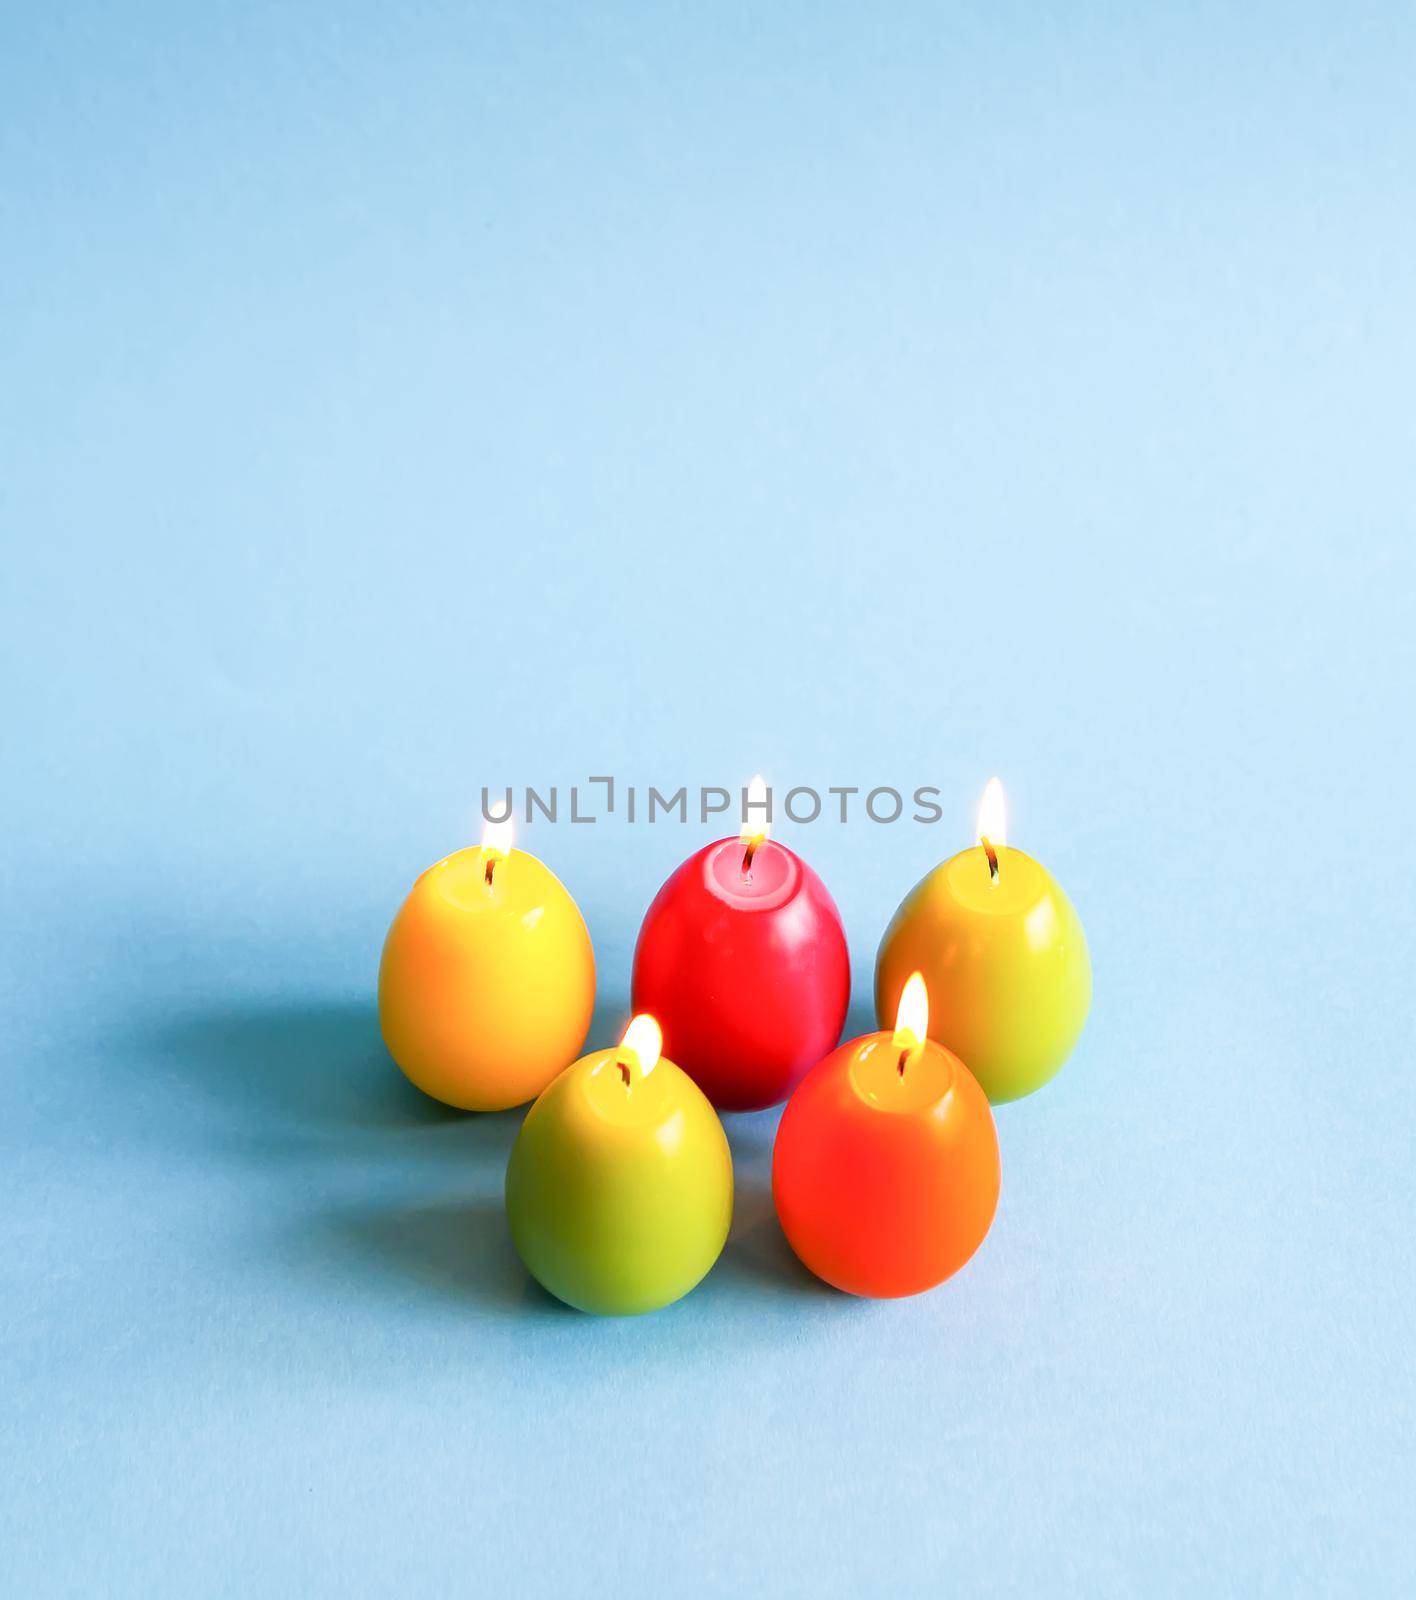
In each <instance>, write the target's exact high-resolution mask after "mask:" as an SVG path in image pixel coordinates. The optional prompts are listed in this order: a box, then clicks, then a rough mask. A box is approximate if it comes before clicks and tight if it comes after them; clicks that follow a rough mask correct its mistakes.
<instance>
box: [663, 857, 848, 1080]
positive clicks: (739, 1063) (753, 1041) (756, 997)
mask: <svg viewBox="0 0 1416 1600" xmlns="http://www.w3.org/2000/svg"><path fill="white" fill-rule="evenodd" d="M742 860H743V845H742V841H741V840H740V839H737V838H732V839H720V840H718V841H717V842H716V843H714V844H710V845H706V846H705V847H704V848H703V849H702V850H699V851H697V852H696V853H695V854H694V855H692V856H690V857H689V858H688V860H687V861H685V862H684V863H683V865H682V866H680V867H679V868H678V869H677V871H675V872H674V873H673V875H672V876H671V877H670V878H669V879H668V881H667V882H666V883H665V884H664V886H663V888H661V889H660V890H659V893H658V894H657V895H656V896H655V899H654V902H653V904H652V905H651V906H650V907H649V910H648V912H647V914H646V915H645V918H644V922H643V925H642V927H641V928H640V931H639V942H638V945H637V947H636V950H635V955H634V977H633V1006H634V1009H635V1010H636V1011H649V1012H652V1013H653V1015H654V1016H655V1017H657V1018H658V1020H659V1023H660V1026H661V1027H662V1028H663V1030H664V1042H665V1048H667V1049H670V1050H672V1052H673V1054H674V1058H675V1060H677V1061H678V1062H679V1063H680V1064H681V1065H682V1067H683V1069H684V1071H685V1072H687V1073H689V1074H690V1076H691V1077H693V1078H694V1080H695V1081H696V1082H697V1083H698V1084H699V1085H700V1086H701V1087H702V1089H703V1091H704V1093H705V1094H706V1095H707V1096H708V1098H709V1099H710V1100H711V1101H712V1102H713V1104H714V1105H716V1106H719V1107H721V1108H723V1109H725V1110H731V1111H752V1110H760V1109H762V1108H763V1107H766V1106H771V1105H776V1104H778V1103H779V1102H780V1101H782V1100H784V1099H785V1098H786V1097H787V1095H788V1094H790V1093H791V1091H792V1088H793V1087H794V1086H795V1084H796V1083H797V1082H799V1081H800V1079H801V1076H802V1074H803V1073H805V1072H806V1071H807V1069H808V1068H809V1067H810V1066H811V1065H812V1063H813V1062H815V1061H818V1060H820V1058H821V1057H822V1055H824V1054H825V1052H826V1051H827V1050H829V1049H830V1048H831V1047H832V1046H833V1045H834V1044H835V1043H836V1041H837V1040H838V1039H839V1038H840V1036H841V1027H842V1024H843V1023H844V1022H845V1017H846V1007H847V1005H848V1004H849V1001H850V981H851V980H850V957H849V955H848V953H847V950H846V936H845V932H844V930H843V929H842V927H841V917H840V913H839V912H838V911H837V910H836V905H835V902H834V901H833V900H832V898H831V896H830V894H829V893H828V891H827V889H826V886H825V884H823V883H822V881H821V879H820V878H818V877H817V875H816V874H815V873H814V872H813V871H812V870H811V868H810V867H809V866H807V864H806V863H805V862H804V861H803V860H802V859H801V858H800V857H799V856H797V855H796V854H795V853H794V852H793V851H791V850H789V849H788V848H787V847H786V846H785V845H782V844H778V843H777V842H776V841H775V840H772V839H767V840H765V841H764V842H763V844H762V845H761V846H760V847H759V848H758V850H757V851H756V853H755V854H754V856H753V859H752V866H751V870H750V871H749V872H748V873H747V874H744V873H743V871H742Z"/></svg>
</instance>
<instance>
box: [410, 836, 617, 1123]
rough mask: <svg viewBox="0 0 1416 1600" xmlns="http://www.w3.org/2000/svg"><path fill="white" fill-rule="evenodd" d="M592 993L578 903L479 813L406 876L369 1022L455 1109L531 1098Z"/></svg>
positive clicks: (586, 1017) (558, 1060)
mask: <svg viewBox="0 0 1416 1600" xmlns="http://www.w3.org/2000/svg"><path fill="white" fill-rule="evenodd" d="M594 1004H595V955H594V951H593V950H592V948H591V945H590V933H589V930H588V929H587V928H586V926H585V919H584V917H582V916H581V914H580V907H579V906H577V905H576V903H575V901H574V900H572V899H571V897H570V895H569V894H568V893H567V892H566V890H565V888H564V886H563V885H562V884H561V882H560V880H559V879H558V878H557V877H556V876H555V874H554V873H552V872H551V871H550V869H549V868H548V867H546V866H545V865H544V864H543V863H542V862H540V861H538V860H537V859H536V857H535V856H533V855H528V854H527V853H526V852H525V851H524V850H513V849H512V847H511V824H510V823H509V822H507V823H489V824H488V825H487V829H486V832H485V833H484V834H483V836H482V845H481V848H480V849H477V850H470V849H469V850H458V851H456V852H455V853H454V854H452V855H450V856H447V857H445V858H444V859H443V860H442V861H439V862H438V863H437V864H436V865H434V866H431V867H429V868H428V870H427V871H426V872H425V873H423V875H422V876H421V877H420V878H419V879H418V881H417V882H416V883H415V884H414V885H413V888H412V890H411V892H410V893H409V896H408V898H407V899H406V900H405V901H404V902H403V905H402V906H401V907H400V909H399V912H398V915H397V916H396V917H395V918H394V919H393V926H392V927H391V928H390V929H389V930H388V938H387V939H386V940H385V941H384V949H383V960H382V962H381V963H380V965H379V1025H380V1027H381V1028H382V1029H383V1037H384V1043H385V1044H386V1045H387V1046H388V1048H389V1053H390V1054H391V1055H392V1056H393V1059H394V1060H395V1061H396V1062H397V1063H398V1065H399V1066H400V1067H401V1068H402V1069H403V1071H404V1073H405V1074H406V1075H407V1076H408V1077H409V1078H410V1079H411V1080H412V1082H414V1083H416V1084H417V1085H418V1087H419V1088H420V1089H422V1090H423V1092H424V1093H425V1094H430V1095H432V1096H433V1098H434V1099H435V1100H441V1101H443V1102H445V1103H446V1104H447V1105H450V1106H458V1107H460V1108H461V1109H462V1110H464V1111H504V1110H505V1109H506V1108H507V1107H508V1106H519V1105H522V1104H524V1103H525V1102H526V1101H527V1100H531V1099H534V1098H535V1096H536V1095H538V1094H540V1092H541V1090H542V1089H544V1088H545V1087H546V1085H547V1084H548V1083H549V1082H550V1081H551V1079H552V1078H554V1077H555V1075H556V1074H557V1073H558V1072H559V1071H560V1070H561V1069H562V1068H563V1067H565V1066H566V1065H567V1064H568V1063H569V1062H571V1061H573V1060H574V1059H575V1057H576V1055H577V1054H578V1053H579V1050H580V1047H581V1045H583V1044H584V1042H585V1035H586V1033H587V1032H588V1031H589V1027H590V1013H591V1011H592V1010H593V1008H594Z"/></svg>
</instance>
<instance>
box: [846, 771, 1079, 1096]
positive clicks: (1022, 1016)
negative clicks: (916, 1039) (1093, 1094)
mask: <svg viewBox="0 0 1416 1600" xmlns="http://www.w3.org/2000/svg"><path fill="white" fill-rule="evenodd" d="M1004 824H1005V812H1004V799H1003V789H1002V785H1001V784H1000V783H999V782H998V780H997V778H994V779H993V780H992V781H991V782H990V783H989V785H988V788H987V789H986V790H985V792H984V798H983V804H982V806H981V807H980V810H979V824H978V843H977V844H976V845H974V846H973V847H972V848H970V849H968V850H961V851H960V852H959V854H958V855H956V856H953V857H951V858H950V859H949V860H948V861H945V862H944V863H943V864H942V865H940V866H938V867H936V868H935V869H934V870H933V872H931V873H930V874H929V875H928V876H927V877H925V878H923V879H922V880H921V881H920V882H919V883H917V884H916V885H915V887H914V888H913V889H911V890H910V892H909V894H908V895H906V896H905V899H904V901H903V902H902V904H901V905H900V908H899V910H898V911H896V913H895V915H894V918H893V920H892V921H891V923H890V926H889V927H888V928H887V929H886V930H885V937H884V938H883V939H882V940H881V942H880V953H879V956H878V958H877V960H876V964H875V1012H876V1017H877V1020H879V1021H880V1022H881V1025H882V1026H883V1025H884V1019H885V1018H886V1017H890V1016H893V1015H894V1013H895V1007H896V1006H897V1005H898V1003H899V998H900V991H901V990H902V989H903V987H904V984H905V980H906V979H907V978H908V977H909V975H910V973H911V972H914V971H916V970H918V971H920V972H922V973H923V974H924V977H925V982H926V983H927V984H928V985H929V997H930V1025H929V1031H930V1036H931V1037H932V1038H934V1039H936V1040H937V1041H938V1042H939V1043H940V1044H942V1045H944V1046H945V1047H946V1048H947V1049H949V1050H952V1051H953V1052H954V1054H955V1055H957V1056H959V1057H960V1058H962V1060H964V1061H965V1062H967V1063H968V1067H969V1070H970V1071H971V1072H972V1073H973V1075H974V1076H975V1077H976V1078H977V1079H978V1081H979V1082H980V1083H981V1084H982V1085H983V1087H984V1089H985V1090H986V1092H987V1094H988V1098H989V1099H990V1100H992V1101H993V1102H994V1103H995V1104H996V1103H998V1102H999V1101H1003V1100H1016V1099H1019V1098H1020V1097H1021V1096H1022V1095H1025V1094H1031V1093H1032V1092H1033V1090H1034V1089H1040V1088H1041V1087H1042V1085H1043V1084H1044V1083H1046V1082H1047V1081H1048V1079H1049V1078H1051V1077H1053V1076H1054V1074H1055V1073H1056V1072H1057V1071H1058V1070H1059V1068H1060V1067H1061V1066H1062V1063H1063V1062H1064V1061H1065V1060H1066V1059H1067V1057H1068V1056H1069V1055H1070V1054H1071V1053H1072V1049H1073V1046H1074V1045H1075V1044H1076V1042H1077V1040H1078V1038H1079V1037H1080V1035H1081V1031H1082V1027H1083V1024H1084V1023H1085V1022H1086V1020H1087V1012H1088V1011H1089V1009H1090V1008H1091V992H1092V974H1091V957H1090V955H1089V954H1088V952H1087V940H1086V935H1085V934H1084V933H1083V932H1082V924H1081V922H1080V920H1079V919H1078V917H1077V913H1076V912H1075V911H1074V910H1073V908H1072V902H1071V901H1070V900H1069V899H1068V898H1067V896H1066V895H1065V894H1064V893H1063V892H1062V889H1061V886H1060V885H1059V884H1058V883H1057V881H1056V879H1055V878H1053V876H1052V874H1051V873H1049V872H1048V871H1047V869H1046V868H1045V867H1043V866H1042V865H1041V864H1040V863H1039V862H1037V861H1034V860H1033V858H1032V857H1031V856H1030V855H1026V854H1024V852H1023V851H1021V850H1015V849H1012V848H1011V847H1009V846H1008V845H1007V844H1005V842H1004V834H1005V826H1004Z"/></svg>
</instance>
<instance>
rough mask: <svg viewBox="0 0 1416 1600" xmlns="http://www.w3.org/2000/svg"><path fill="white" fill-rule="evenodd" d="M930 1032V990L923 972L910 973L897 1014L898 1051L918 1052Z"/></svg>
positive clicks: (895, 1042) (896, 1040)
mask: <svg viewBox="0 0 1416 1600" xmlns="http://www.w3.org/2000/svg"><path fill="white" fill-rule="evenodd" d="M928 1032H929V990H928V989H926V988H925V986H924V974H923V973H922V972H912V973H910V975H909V977H908V979H907V980H906V982H905V986H904V988H903V989H901V991H900V1004H899V1007H898V1009H897V1010H896V1012H895V1034H894V1045H895V1048H896V1049H897V1050H917V1049H918V1048H919V1047H920V1045H921V1044H923V1043H924V1039H925V1035H926V1034H927V1033H928Z"/></svg>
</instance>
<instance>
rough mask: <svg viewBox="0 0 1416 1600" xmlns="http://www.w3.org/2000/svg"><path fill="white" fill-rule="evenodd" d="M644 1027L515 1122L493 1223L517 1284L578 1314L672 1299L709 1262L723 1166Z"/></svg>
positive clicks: (705, 1121)
mask: <svg viewBox="0 0 1416 1600" xmlns="http://www.w3.org/2000/svg"><path fill="white" fill-rule="evenodd" d="M661 1044H662V1036H661V1034H660V1030H659V1027H658V1025H657V1024H656V1022H655V1021H654V1018H653V1017H648V1016H637V1017H635V1018H634V1019H633V1021H631V1023H630V1025H629V1027H628V1028H627V1029H626V1030H625V1034H624V1038H623V1039H622V1040H621V1041H620V1043H619V1044H618V1045H616V1046H614V1048H612V1049H609V1050H596V1051H592V1052H591V1054H590V1055H588V1056H583V1057H582V1058H581V1059H580V1060H579V1061H577V1062H575V1063H574V1064H573V1065H572V1066H569V1067H567V1068H566V1070H565V1071H564V1072H562V1073H561V1074H560V1075H559V1076H558V1077H557V1078H556V1079H555V1080H554V1081H553V1082H552V1083H551V1085H550V1086H549V1088H547V1089H546V1090H544V1092H543V1093H542V1094H541V1096H540V1098H539V1099H538V1100H537V1101H536V1103H535V1105H533V1106H532V1107H531V1109H530V1111H528V1112H527V1113H526V1121H525V1122H524V1123H523V1124H522V1126H521V1132H520V1133H519V1134H518V1135H517V1137H516V1143H515V1144H514V1145H513V1146H512V1151H511V1159H510V1161H509V1162H508V1163H507V1169H506V1210H507V1217H508V1219H509V1221H510V1223H511V1236H512V1240H513V1242H514V1243H515V1245H516V1249H517V1252H518V1253H519V1255H520V1256H521V1259H522V1261H523V1262H525V1264H526V1268H527V1270H528V1271H529V1272H530V1273H531V1275H532V1276H533V1277H534V1278H535V1279H536V1280H537V1281H538V1282H539V1283H540V1284H541V1285H542V1286H543V1287H544V1288H546V1289H548V1290H549V1291H550V1292H551V1293H552V1294H553V1295H555V1296H556V1297H557V1298H558V1299H560V1300H564V1301H565V1302H566V1304H567V1305H571V1306H575V1307H576V1308H577V1309H578V1310H581V1311H592V1312H597V1313H599V1314H601V1315H605V1316H627V1315H632V1314H635V1313H637V1312H642V1311H655V1310H658V1308H659V1307H661V1306H666V1305H669V1304H670V1303H671V1302H672V1301H674V1300H678V1299H679V1298H681V1297H682V1296H683V1295H686V1294H687V1293H688V1291H689V1290H690V1289H692V1288H693V1287H694V1285H695V1284H697V1283H698V1282H699V1280H700V1279H701V1278H702V1277H703V1276H704V1274H705V1273H707V1271H708V1270H709V1268H710V1267H711V1266H712V1265H713V1263H714V1262H715V1261H716V1260H717V1259H718V1256H719V1255H720V1254H721V1253H722V1249H723V1245H724V1243H725V1242H726V1240H727V1237H728V1227H729V1225H730V1224H731V1222H732V1217H733V1163H732V1156H731V1155H730V1154H729V1151H728V1141H727V1137H726V1136H725V1135H724V1133H723V1125H722V1123H721V1122H719V1121H718V1116H717V1113H716V1112H715V1111H714V1110H713V1108H712V1106H710V1105H709V1104H708V1101H707V1099H706V1098H705V1097H704V1095H703V1092H702V1090H701V1089H699V1088H698V1086H697V1085H696V1084H695V1083H694V1081H693V1080H692V1078H690V1077H689V1076H688V1075H687V1073H685V1072H682V1071H680V1070H679V1068H678V1067H676V1066H675V1065H674V1063H673V1062H672V1061H670V1060H668V1059H667V1058H666V1057H665V1056H663V1055H662V1054H661V1053H660V1051H661Z"/></svg>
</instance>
